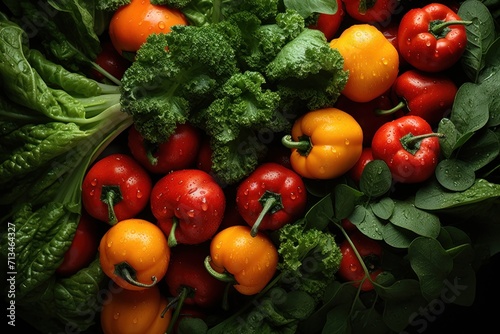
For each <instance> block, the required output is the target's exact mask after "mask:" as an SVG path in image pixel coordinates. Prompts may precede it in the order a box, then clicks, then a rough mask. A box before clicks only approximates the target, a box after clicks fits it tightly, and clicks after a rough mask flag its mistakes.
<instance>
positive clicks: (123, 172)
mask: <svg viewBox="0 0 500 334" xmlns="http://www.w3.org/2000/svg"><path fill="white" fill-rule="evenodd" d="M151 188H152V180H151V177H150V176H149V174H148V172H147V171H146V169H144V168H143V167H142V166H141V164H139V162H137V161H136V160H135V159H134V158H133V157H131V156H129V155H127V154H121V153H114V154H110V155H108V156H105V157H103V158H101V159H99V160H97V161H96V162H95V163H94V164H93V165H92V167H90V169H89V170H88V171H87V174H86V175H85V177H84V179H83V183H82V204H83V207H84V209H85V210H86V211H87V212H88V213H89V214H90V215H91V216H92V217H94V218H96V219H99V220H101V221H103V222H107V223H108V224H110V225H114V224H116V223H117V222H119V221H122V220H124V219H128V218H133V217H135V216H136V215H137V214H139V213H140V212H141V211H142V210H144V209H145V208H146V206H147V205H148V203H149V196H150V193H151Z"/></svg>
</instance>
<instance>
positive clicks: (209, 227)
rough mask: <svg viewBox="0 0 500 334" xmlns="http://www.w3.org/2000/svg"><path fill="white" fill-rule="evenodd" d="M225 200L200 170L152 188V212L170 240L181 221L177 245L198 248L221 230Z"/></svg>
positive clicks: (165, 179)
mask: <svg viewBox="0 0 500 334" xmlns="http://www.w3.org/2000/svg"><path fill="white" fill-rule="evenodd" d="M225 208H226V198H225V195H224V192H223V190H222V188H221V187H220V186H219V184H218V183H217V182H216V181H215V180H214V178H213V177H212V176H211V175H210V174H208V173H206V172H204V171H202V170H199V169H182V170H177V171H173V172H171V173H169V174H167V175H165V176H163V177H162V178H161V179H159V180H158V181H157V182H156V183H155V185H154V186H153V190H152V191H151V212H152V214H153V215H154V217H155V218H156V219H157V220H158V226H159V227H160V228H161V229H162V230H163V232H164V233H165V234H166V235H167V236H168V235H169V234H170V231H171V229H172V226H173V224H174V219H176V220H178V225H177V227H176V228H175V231H174V235H175V239H176V240H177V243H178V244H199V243H202V242H204V241H207V240H209V239H210V238H211V237H212V236H213V235H214V234H215V233H216V232H217V230H218V228H219V226H220V224H221V222H222V219H223V217H224V211H225Z"/></svg>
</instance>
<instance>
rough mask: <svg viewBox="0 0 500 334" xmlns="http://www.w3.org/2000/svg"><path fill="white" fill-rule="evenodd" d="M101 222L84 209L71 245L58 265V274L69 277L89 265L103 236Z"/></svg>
mask: <svg viewBox="0 0 500 334" xmlns="http://www.w3.org/2000/svg"><path fill="white" fill-rule="evenodd" d="M100 227H101V224H98V221H97V219H95V218H93V217H91V216H90V215H89V214H88V213H87V212H85V211H83V212H82V215H81V216H80V220H79V222H78V227H77V228H76V232H75V236H74V237H73V241H72V242H71V246H69V249H68V250H67V251H66V253H64V259H63V262H62V263H61V264H60V265H59V267H57V269H56V274H57V275H58V276H61V277H69V276H71V275H73V274H75V273H76V272H77V271H79V270H80V269H82V268H84V267H86V266H88V265H89V264H90V263H91V262H92V260H94V259H95V257H96V254H97V249H98V248H99V240H100V238H101V237H102V234H103V233H101V229H100Z"/></svg>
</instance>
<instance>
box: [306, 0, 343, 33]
mask: <svg viewBox="0 0 500 334" xmlns="http://www.w3.org/2000/svg"><path fill="white" fill-rule="evenodd" d="M344 16H345V12H344V3H343V2H342V0H337V11H336V12H335V14H325V13H320V14H319V15H318V19H317V20H316V23H315V24H312V25H310V26H309V28H310V29H317V30H319V31H321V32H322V33H323V34H324V35H325V37H326V40H327V41H330V40H332V38H333V36H335V34H336V33H337V31H338V30H339V28H340V24H341V23H342V21H343V19H344Z"/></svg>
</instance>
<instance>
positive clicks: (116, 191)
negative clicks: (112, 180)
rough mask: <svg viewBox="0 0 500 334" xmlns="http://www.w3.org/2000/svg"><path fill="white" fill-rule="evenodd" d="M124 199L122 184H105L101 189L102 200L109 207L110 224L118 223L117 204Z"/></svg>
mask: <svg viewBox="0 0 500 334" xmlns="http://www.w3.org/2000/svg"><path fill="white" fill-rule="evenodd" d="M122 199H123V197H122V193H121V190H120V186H117V185H109V186H103V187H102V190H101V201H102V202H103V203H105V204H106V205H107V207H108V224H109V225H115V224H116V223H118V218H116V213H115V205H116V204H117V203H119V202H120V201H121V200H122Z"/></svg>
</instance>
